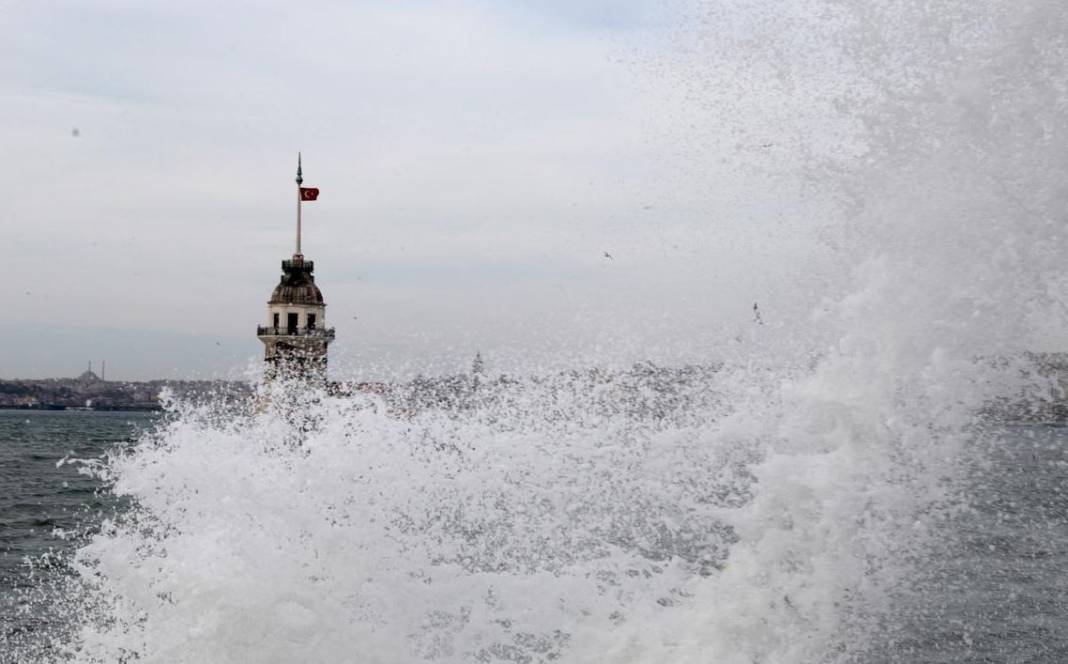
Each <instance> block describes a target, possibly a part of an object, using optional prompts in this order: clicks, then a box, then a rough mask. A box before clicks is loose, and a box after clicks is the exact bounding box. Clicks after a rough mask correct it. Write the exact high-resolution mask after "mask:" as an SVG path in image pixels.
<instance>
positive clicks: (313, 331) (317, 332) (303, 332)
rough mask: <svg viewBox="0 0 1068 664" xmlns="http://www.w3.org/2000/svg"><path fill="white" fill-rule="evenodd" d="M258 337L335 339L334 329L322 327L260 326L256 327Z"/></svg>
mask: <svg viewBox="0 0 1068 664" xmlns="http://www.w3.org/2000/svg"><path fill="white" fill-rule="evenodd" d="M256 336H257V337H319V338H323V339H333V338H334V328H332V327H328V328H321V327H270V326H264V325H260V326H257V327H256Z"/></svg>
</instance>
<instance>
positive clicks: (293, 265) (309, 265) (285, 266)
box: [282, 258, 315, 272]
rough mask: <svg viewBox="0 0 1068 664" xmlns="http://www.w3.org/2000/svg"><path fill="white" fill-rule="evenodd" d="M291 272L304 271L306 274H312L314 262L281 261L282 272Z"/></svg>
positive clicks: (301, 259) (298, 260)
mask: <svg viewBox="0 0 1068 664" xmlns="http://www.w3.org/2000/svg"><path fill="white" fill-rule="evenodd" d="M293 270H305V271H307V272H314V271H315V261H306V260H304V259H303V258H298V259H295V260H284V261H282V271H283V272H292V271H293Z"/></svg>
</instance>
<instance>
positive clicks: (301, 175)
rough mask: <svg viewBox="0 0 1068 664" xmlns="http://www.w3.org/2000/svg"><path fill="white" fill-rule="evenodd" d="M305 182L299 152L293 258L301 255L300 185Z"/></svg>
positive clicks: (298, 153)
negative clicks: (295, 239)
mask: <svg viewBox="0 0 1068 664" xmlns="http://www.w3.org/2000/svg"><path fill="white" fill-rule="evenodd" d="M303 183H304V175H303V173H302V172H301V168H300V152H297V251H296V253H295V254H293V258H296V257H297V256H300V255H301V254H300V199H301V198H302V196H301V195H300V185H301V184H303Z"/></svg>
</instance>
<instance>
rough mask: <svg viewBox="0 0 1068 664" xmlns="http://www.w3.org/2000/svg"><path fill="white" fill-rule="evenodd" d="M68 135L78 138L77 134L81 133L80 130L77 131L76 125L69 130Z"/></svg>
mask: <svg viewBox="0 0 1068 664" xmlns="http://www.w3.org/2000/svg"><path fill="white" fill-rule="evenodd" d="M70 135H71V136H73V137H74V138H78V137H79V136H81V135H82V132H80V131H78V128H77V127H74V128H73V129H71V130H70Z"/></svg>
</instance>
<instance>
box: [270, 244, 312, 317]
mask: <svg viewBox="0 0 1068 664" xmlns="http://www.w3.org/2000/svg"><path fill="white" fill-rule="evenodd" d="M314 269H315V263H314V262H312V261H306V260H303V259H302V258H297V257H296V256H294V258H293V260H288V261H282V280H281V281H279V282H278V285H277V286H275V288H274V292H273V293H271V299H270V300H268V302H267V303H268V304H313V305H318V306H324V303H323V292H322V291H321V290H319V287H318V286H316V285H315V277H314V276H313V275H312V271H313V270H314Z"/></svg>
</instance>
